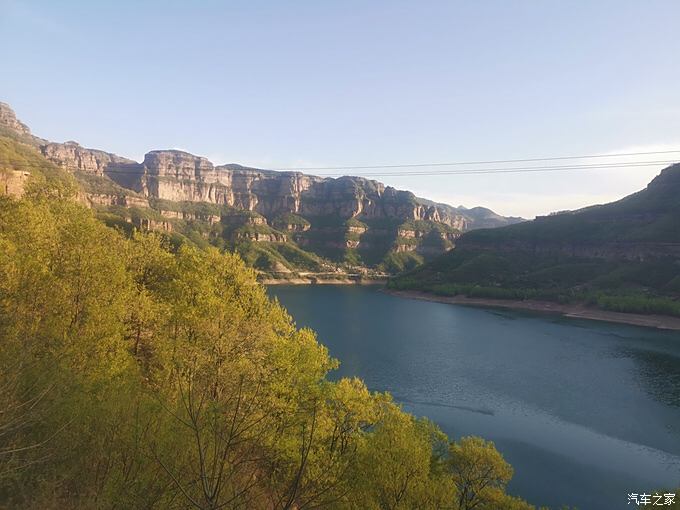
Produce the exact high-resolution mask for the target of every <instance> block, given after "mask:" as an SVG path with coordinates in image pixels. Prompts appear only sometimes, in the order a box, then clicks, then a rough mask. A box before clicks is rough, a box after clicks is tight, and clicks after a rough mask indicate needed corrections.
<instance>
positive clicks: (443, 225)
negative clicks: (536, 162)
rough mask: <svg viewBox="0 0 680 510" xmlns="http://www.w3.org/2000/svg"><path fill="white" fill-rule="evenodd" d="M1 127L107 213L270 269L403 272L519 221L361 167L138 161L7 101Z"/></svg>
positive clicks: (177, 154) (177, 155) (152, 157)
mask: <svg viewBox="0 0 680 510" xmlns="http://www.w3.org/2000/svg"><path fill="white" fill-rule="evenodd" d="M0 128H1V131H0V134H4V135H5V136H9V137H10V138H12V139H13V140H15V141H18V142H22V143H25V144H28V145H32V146H33V147H35V148H37V150H38V151H39V152H40V155H41V156H42V157H43V158H44V160H46V161H48V162H50V163H53V164H55V165H57V166H58V167H60V168H62V169H65V170H67V171H69V172H71V173H72V174H73V175H74V176H75V177H76V179H78V181H80V183H81V184H82V187H83V199H84V201H86V202H87V203H88V204H89V205H90V206H91V207H93V208H95V209H96V210H97V211H98V212H99V213H100V217H101V218H102V219H103V220H105V221H107V222H108V223H110V224H112V225H113V224H118V225H120V223H121V221H122V222H124V223H129V224H134V225H137V226H138V227H143V228H147V229H158V230H163V231H165V232H167V233H168V234H169V235H171V236H172V237H173V238H174V239H175V240H177V241H178V242H179V241H180V240H186V239H189V240H190V241H191V242H194V243H196V244H213V245H216V246H218V247H220V248H233V249H236V250H238V251H239V253H240V254H241V255H242V256H243V257H244V258H245V259H246V261H247V262H249V263H250V264H252V265H253V266H255V267H256V268H258V269H260V270H262V271H266V272H269V273H272V274H276V273H279V274H289V273H292V272H306V271H308V272H324V271H337V270H338V268H341V269H342V270H345V271H352V272H356V271H362V272H365V271H369V270H371V271H387V272H398V271H400V270H403V269H404V268H410V267H415V266H417V265H419V264H421V263H422V262H423V261H425V260H429V259H432V258H433V257H435V256H437V255H439V254H441V253H444V252H445V251H447V250H449V249H451V248H452V247H453V246H454V244H455V242H456V240H457V238H458V237H459V236H460V234H461V233H462V232H465V231H469V230H473V229H475V228H487V227H497V226H502V225H507V224H512V223H516V222H519V221H522V220H521V218H506V217H503V216H500V215H497V214H495V213H494V212H493V211H490V210H489V209H485V208H481V207H477V208H473V209H465V208H456V207H452V206H449V205H446V204H439V203H435V202H431V201H429V200H425V199H422V198H418V197H416V196H415V195H414V194H413V193H411V192H408V191H401V190H397V189H395V188H392V187H390V186H385V185H384V184H382V183H380V182H377V181H374V180H370V179H365V178H362V177H349V176H347V177H340V178H337V179H333V178H323V177H317V176H313V175H306V174H303V173H301V172H278V171H272V170H263V169H257V168H249V167H243V166H240V165H235V164H229V165H220V166H216V165H214V164H213V163H212V162H210V161H209V160H207V159H206V158H203V157H200V156H195V155H193V154H189V153H187V152H183V151H178V150H155V151H151V152H149V153H147V154H146V155H145V157H144V160H143V161H142V162H136V161H133V160H131V159H128V158H124V157H121V156H117V155H115V154H111V153H108V152H105V151H101V150H95V149H88V148H84V147H81V146H80V145H79V144H78V143H76V142H72V141H71V142H66V143H54V142H48V141H46V140H43V139H41V138H37V137H35V136H33V135H32V134H31V133H30V130H29V128H28V127H27V126H26V125H25V124H23V123H22V122H20V121H19V120H18V119H17V117H16V115H15V114H14V112H13V111H12V109H11V108H10V107H9V106H8V105H6V104H4V103H0ZM2 163H3V162H2V161H0V165H1V164H2ZM4 163H5V165H6V166H7V163H8V162H4ZM29 169H30V165H26V166H24V167H23V168H19V167H16V165H15V167H13V171H14V172H20V171H22V170H23V171H26V170H29ZM17 178H18V177H17Z"/></svg>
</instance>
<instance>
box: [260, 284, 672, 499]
mask: <svg viewBox="0 0 680 510" xmlns="http://www.w3.org/2000/svg"><path fill="white" fill-rule="evenodd" d="M268 291H269V293H270V295H272V296H276V297H277V298H278V299H279V301H280V302H281V303H282V304H283V305H284V306H285V307H286V308H287V309H288V311H289V312H290V314H291V315H292V316H293V317H294V319H295V321H296V323H297V325H298V326H299V327H302V326H308V327H311V328H312V329H314V330H316V331H317V333H318V338H319V341H320V342H322V343H323V344H325V345H326V346H327V347H328V349H329V351H330V353H331V355H332V356H333V357H335V358H337V359H339V360H340V362H341V366H340V368H339V369H338V370H337V371H335V372H334V373H333V374H332V377H333V378H337V377H342V376H354V375H356V376H359V377H361V378H362V379H363V380H364V381H365V382H366V384H367V385H368V387H369V388H370V389H372V390H378V391H389V392H390V393H391V394H392V395H393V396H394V398H395V400H397V401H398V402H400V403H402V404H403V407H404V409H405V410H407V411H409V412H411V413H414V414H416V415H418V416H427V417H428V418H430V419H431V420H433V421H434V422H436V423H437V424H438V425H439V426H440V427H441V428H442V429H443V430H444V431H445V432H446V433H447V434H449V436H450V437H451V438H458V437H460V436H464V435H479V436H482V437H484V438H486V439H490V440H493V441H494V442H495V443H496V447H497V448H498V449H499V450H500V451H501V452H502V454H503V455H504V456H505V458H506V459H507V460H508V461H509V462H510V463H511V464H512V465H513V467H514V469H515V476H514V478H513V480H512V481H511V483H510V485H509V488H508V492H509V493H511V494H514V495H519V496H521V497H523V498H525V499H527V500H528V501H529V502H531V503H533V504H536V505H550V506H555V507H558V506H559V505H562V504H569V505H573V506H578V507H579V508H580V509H581V510H589V509H595V508H597V509H602V508H608V509H609V508H611V509H618V508H631V507H630V506H629V505H627V494H628V493H631V492H636V493H641V492H644V491H647V492H649V491H650V490H653V489H655V488H663V487H666V488H676V487H677V486H680V333H679V332H669V331H658V330H653V329H647V328H640V327H634V326H626V325H618V324H608V323H603V322H596V321H587V320H578V319H565V318H561V317H557V316H551V315H540V314H532V313H523V312H517V311H504V310H497V309H485V308H472V307H465V306H456V305H449V304H441V303H434V302H428V301H418V300H412V299H404V298H398V297H395V296H391V295H388V294H385V293H383V292H381V291H380V289H379V288H376V287H359V286H331V285H328V286H323V285H317V286H314V285H312V286H272V287H269V290H268ZM678 497H679V498H680V495H678Z"/></svg>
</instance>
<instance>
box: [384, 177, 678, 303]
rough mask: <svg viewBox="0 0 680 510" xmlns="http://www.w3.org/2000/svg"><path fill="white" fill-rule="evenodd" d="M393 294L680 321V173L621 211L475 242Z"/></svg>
mask: <svg viewBox="0 0 680 510" xmlns="http://www.w3.org/2000/svg"><path fill="white" fill-rule="evenodd" d="M390 285H391V286H392V287H393V288H398V289H414V290H425V291H429V292H435V293H439V294H445V295H456V294H463V295H468V296H476V297H494V298H511V299H527V298H537V299H547V300H554V301H560V302H585V303H588V304H593V305H597V306H599V307H601V308H606V309H612V310H617V311H631V312H659V313H669V314H673V315H680V301H679V299H680V164H675V165H672V166H670V167H668V168H666V169H664V170H663V171H662V172H661V173H660V174H659V175H658V176H657V177H656V178H655V179H654V180H652V181H651V182H650V183H649V185H648V186H647V188H645V189H644V190H642V191H639V192H637V193H634V194H632V195H630V196H627V197H625V198H623V199H621V200H618V201H616V202H613V203H609V204H605V205H597V206H593V207H587V208H585V209H580V210H577V211H569V212H563V213H558V214H554V215H550V216H545V217H539V218H536V219H535V220H534V221H528V222H524V223H521V224H517V225H510V226H506V227H503V228H498V229H489V230H477V231H474V232H468V233H466V234H464V235H463V236H461V238H460V239H458V241H457V243H456V248H455V250H453V251H451V252H449V253H447V254H446V255H443V256H441V257H439V258H437V259H436V260H434V261H432V262H431V263H429V264H426V265H424V266H422V267H420V268H418V269H415V270H414V271H412V272H409V273H406V274H404V275H403V276H400V277H398V278H396V279H395V280H394V281H393V282H391V284H390Z"/></svg>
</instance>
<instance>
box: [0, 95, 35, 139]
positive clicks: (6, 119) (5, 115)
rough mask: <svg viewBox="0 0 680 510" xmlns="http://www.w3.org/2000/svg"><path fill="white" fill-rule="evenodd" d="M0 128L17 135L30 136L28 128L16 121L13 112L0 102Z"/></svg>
mask: <svg viewBox="0 0 680 510" xmlns="http://www.w3.org/2000/svg"><path fill="white" fill-rule="evenodd" d="M0 126H4V127H6V128H8V129H9V130H10V131H13V132H14V133H16V134H18V135H30V134H31V130H30V129H28V126H27V125H26V124H24V123H23V122H21V121H20V120H19V119H17V116H16V114H15V113H14V110H12V108H11V107H10V106H9V105H8V104H7V103H2V102H0Z"/></svg>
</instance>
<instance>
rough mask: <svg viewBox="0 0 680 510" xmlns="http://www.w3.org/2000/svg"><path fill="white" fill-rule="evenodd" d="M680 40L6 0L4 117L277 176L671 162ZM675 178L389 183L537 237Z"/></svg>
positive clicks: (648, 172)
mask: <svg viewBox="0 0 680 510" xmlns="http://www.w3.org/2000/svg"><path fill="white" fill-rule="evenodd" d="M678 21H680V2H678V1H677V0H668V1H656V0H646V1H644V2H641V1H627V0H611V1H608V0H598V1H596V2H591V1H586V0H583V1H566V0H565V1H552V0H536V1H529V0H526V1H524V0H515V1H512V2H508V1H505V0H498V1H492V0H478V1H458V2H456V1H427V0H420V1H413V0H412V1H408V2H406V1H400V0H372V1H370V2H368V1H365V0H361V1H359V0H337V1H331V0H309V1H303V0H299V1H292V0H290V1H278V2H277V1H265V0H247V1H220V2H217V1H193V2H189V1H184V2H177V1H172V0H166V1H144V0H137V1H124V0H118V1H115V2H114V1H96V2H92V1H69V0H60V1H58V2H57V1H42V2H41V1H31V0H25V1H18V0H0V101H4V102H7V103H9V104H10V105H11V106H12V107H13V108H14V110H15V111H16V112H17V115H18V116H19V118H20V119H22V120H23V121H24V122H25V123H27V124H28V125H29V126H30V127H31V129H32V131H33V132H34V133H35V134H36V135H38V136H41V137H43V138H48V139H50V140H54V141H66V140H76V141H78V142H79V143H80V144H81V145H84V146H86V147H93V148H100V149H104V150H107V151H109V152H114V153H116V154H119V155H122V156H127V157H131V158H133V159H136V160H141V159H142V158H143V155H144V153H146V152H147V151H149V150H154V149H167V148H178V149H182V150H186V151H188V152H191V153H193V154H197V155H201V156H205V157H208V158H209V159H210V160H211V161H213V162H214V163H216V164H223V163H230V162H233V163H240V164H244V165H249V166H256V167H263V168H288V167H295V168H305V167H326V166H365V165H389V164H420V163H435V162H456V161H478V160H498V159H501V160H506V159H521V158H532V157H554V156H570V155H586V154H612V153H613V154H616V153H621V152H645V151H654V150H675V149H680V88H678V83H680V65H678V64H679V63H680V62H679V60H680V35H678V30H677V23H678ZM677 158H680V153H676V154H666V155H655V156H640V157H638V158H637V161H644V162H648V161H669V160H672V159H677ZM592 161H596V162H598V163H599V162H601V160H592ZM621 161H622V160H621ZM625 161H631V158H626V159H625ZM579 162H581V161H579ZM585 162H590V161H587V160H586V161H585ZM538 164H539V165H540V163H538ZM508 166H509V165H505V166H504V167H508ZM524 166H527V164H524ZM663 166H666V165H665V164H664V163H659V164H655V165H650V166H645V167H629V168H613V169H598V170H588V171H583V170H580V171H568V172H548V173H530V174H522V173H512V174H506V175H498V174H482V175H438V176H422V175H421V176H385V177H375V178H376V179H377V180H380V181H382V182H385V183H386V184H388V185H391V186H394V187H397V188H400V189H408V190H410V191H413V192H414V193H416V195H418V196H422V197H425V198H429V199H432V200H436V201H441V202H445V203H449V204H451V205H455V206H457V205H465V206H467V207H473V206H479V205H482V206H486V207H490V208H492V209H494V210H495V211H496V212H498V213H500V214H504V215H515V216H523V217H526V218H531V217H534V216H535V215H541V214H546V213H549V212H551V211H557V210H564V209H575V208H579V207H583V206H586V205H591V204H595V203H604V202H607V201H611V200H614V199H617V198H620V197H622V196H624V195H626V194H629V193H631V192H634V191H636V190H638V189H641V188H643V187H644V186H645V185H646V183H647V182H648V181H649V180H651V178H652V177H653V176H654V175H656V174H657V173H658V172H659V170H660V169H661V168H662V167H663ZM456 168H463V167H456ZM422 170H427V169H425V168H424V169H422ZM364 172H365V173H368V172H377V171H376V170H370V171H369V170H366V171H364ZM310 173H317V174H318V173H323V172H322V171H310ZM347 173H349V174H353V175H355V174H361V172H359V171H348V172H347Z"/></svg>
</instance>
